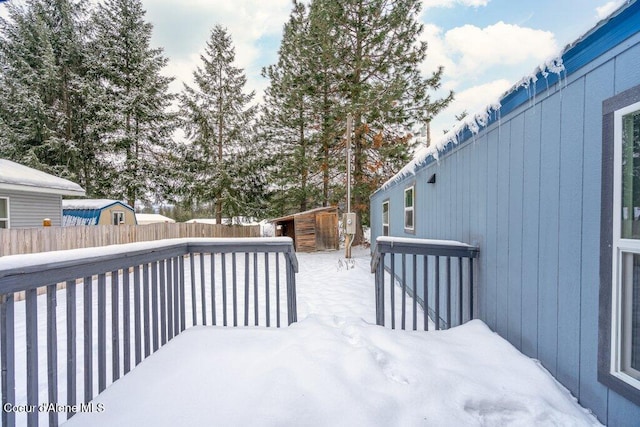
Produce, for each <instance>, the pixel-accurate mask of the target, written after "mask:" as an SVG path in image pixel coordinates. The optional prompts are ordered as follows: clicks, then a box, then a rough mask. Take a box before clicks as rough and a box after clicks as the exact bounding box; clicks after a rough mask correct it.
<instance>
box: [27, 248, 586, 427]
mask: <svg viewBox="0 0 640 427" xmlns="http://www.w3.org/2000/svg"><path fill="white" fill-rule="evenodd" d="M342 255H343V254H342V252H326V253H316V254H298V260H299V264H300V273H299V274H298V275H297V282H298V319H299V322H298V323H297V324H294V325H292V326H291V327H288V328H287V327H285V328H281V329H276V328H263V327H249V328H224V327H219V326H218V327H195V328H191V329H188V330H187V331H186V332H183V333H182V334H180V335H179V336H177V337H176V338H174V339H173V340H172V341H170V342H169V343H168V344H167V345H166V346H164V347H162V348H161V349H160V350H159V352H157V353H155V354H152V355H151V356H150V357H149V358H148V359H146V360H144V361H143V362H142V364H141V365H139V366H138V367H136V368H135V369H134V370H133V371H132V372H131V373H129V374H127V375H126V376H125V377H124V378H122V379H120V380H119V381H117V382H115V383H113V384H111V385H110V386H109V387H108V388H107V390H106V391H105V392H104V393H102V394H101V395H100V396H98V397H96V398H95V400H94V403H95V404H96V405H97V404H98V403H101V404H103V405H104V406H103V408H104V411H103V412H101V413H97V412H94V413H83V414H79V415H76V416H75V417H73V418H72V419H71V421H70V422H69V425H91V426H93V425H132V426H137V425H158V426H163V425H166V426H172V425H225V426H226V425H247V424H248V425H266V426H269V425H311V426H315V425H317V426H325V425H349V426H352V425H367V426H369V425H371V426H375V425H380V426H389V425H402V426H407V425H409V426H411V425H438V426H441V425H444V426H448V425H456V426H457V425H489V426H494V425H531V426H533V425H536V426H538V425H562V426H565V425H593V424H597V421H596V420H595V419H594V418H593V417H592V416H590V415H589V414H588V413H587V412H586V411H585V410H584V409H582V408H580V407H579V406H578V405H577V403H576V402H575V400H574V399H573V398H572V397H571V396H570V395H569V393H568V392H567V391H566V390H565V389H563V388H562V387H561V386H560V385H559V384H558V383H557V382H556V381H555V380H554V379H553V378H552V377H551V376H550V375H549V374H548V373H547V372H546V371H545V370H544V369H543V368H542V367H541V366H540V365H539V364H538V363H537V362H536V361H534V360H531V359H528V358H526V357H524V356H522V355H521V354H520V353H519V352H517V351H516V350H515V349H514V348H513V347H512V346H511V345H509V344H508V343H507V342H505V341H504V340H502V339H501V338H500V337H499V336H498V335H496V334H494V333H492V332H491V331H490V330H489V329H488V328H487V327H486V326H485V325H484V324H483V323H482V322H480V321H474V322H470V323H468V324H466V325H464V326H462V327H459V328H455V329H453V330H450V331H444V332H429V333H425V332H403V331H397V330H396V331H392V330H389V329H384V328H380V327H377V326H375V325H374V323H375V308H374V293H373V276H372V275H371V274H370V273H369V262H370V257H369V251H368V249H361V248H355V249H354V255H355V262H354V264H353V265H352V266H351V268H347V264H346V263H345V260H344V259H343V258H342ZM243 259H244V257H243V256H239V257H238V263H239V271H240V272H242V271H244V261H243ZM195 261H196V262H195V271H194V273H195V274H194V276H195V277H196V278H199V277H200V272H199V268H200V267H199V262H198V261H199V259H196V260H195ZM203 261H204V265H209V262H210V259H209V258H208V255H207V256H206V258H205V259H204V260H203ZM258 261H259V262H258V264H259V265H263V263H264V260H263V258H262V256H260V257H259V258H258ZM219 262H220V259H219V257H217V258H216V263H217V267H216V268H217V271H220V265H219ZM185 263H186V264H189V260H187V261H185ZM282 266H283V264H281V268H282ZM260 268H262V267H260ZM273 269H274V262H273V260H272V261H271V264H270V270H273ZM189 272H190V269H187V278H186V283H187V290H186V295H185V296H186V299H187V303H186V312H187V313H186V319H187V326H189V325H191V323H192V322H191V303H190V301H191V292H190V288H189V283H190V279H189V277H188V274H189ZM280 273H281V277H282V275H283V270H281V272H280ZM227 275H228V276H229V277H231V273H230V272H229V271H227ZM109 280H111V279H110V278H107V281H109ZM271 280H272V282H271V287H270V293H271V301H272V304H274V301H275V289H274V283H273V279H271ZM238 282H239V284H241V283H243V279H242V274H241V273H239V277H238ZM120 283H122V279H120ZM228 283H229V284H230V283H231V279H228ZM386 283H389V280H388V278H387V280H386ZM281 284H282V285H283V286H284V278H282V279H281ZM208 285H209V283H207V286H208ZM216 286H217V288H216V294H217V297H216V298H217V299H216V301H217V304H216V305H217V306H218V309H217V313H218V314H217V316H218V324H221V318H220V316H221V313H222V307H221V300H222V298H221V295H220V292H221V290H220V285H219V282H218V285H216ZM242 288H243V286H239V289H238V300H239V302H240V304H239V307H238V318H239V321H240V323H242V319H243V317H244V314H243V313H244V311H243V307H242V305H243V304H242V303H241V301H242V300H243V294H244V292H243V289H242ZM207 289H208V288H207ZM77 292H78V300H77V303H78V307H77V310H76V312H77V313H78V314H77V322H78V323H77V330H78V343H77V351H78V354H77V361H78V362H77V363H76V367H77V369H76V372H77V375H78V382H77V386H78V390H77V396H78V400H81V396H82V395H83V383H82V378H83V366H82V362H81V361H82V360H83V345H82V342H81V340H82V328H83V325H82V318H83V316H82V286H78V287H77ZM228 292H229V291H228ZM59 293H60V295H59V297H58V307H57V313H58V334H59V335H58V343H59V347H58V351H59V353H58V359H59V363H58V385H59V393H58V402H59V403H60V404H65V401H66V363H65V354H66V353H65V352H66V332H65V331H66V328H65V322H66V315H65V313H66V307H65V298H64V291H59ZM199 293H200V285H199V282H197V289H196V294H199ZM96 294H97V292H94V293H93V306H94V309H93V314H94V329H95V327H96V323H97V319H96V317H95V316H96V311H97V310H96V309H97V302H96V298H97V297H96ZM261 295H264V294H263V293H262V291H261ZM397 295H398V294H397ZM205 296H206V299H207V301H209V300H210V297H211V294H210V291H209V290H207V291H206V295H205ZM121 297H122V295H121ZM130 298H131V299H133V295H130ZM261 298H262V297H261ZM285 298H286V296H285V292H284V289H282V290H281V296H280V302H281V318H282V322H283V324H286V299H285ZM38 300H39V301H38V312H39V313H38V318H39V319H40V320H44V319H45V318H46V304H45V296H44V295H42V296H40V297H39V298H38ZM229 300H230V298H229ZM110 301H111V296H110V287H109V286H108V287H107V302H110ZM230 302H231V301H229V304H230ZM396 303H397V306H398V307H397V308H396V313H399V312H400V310H399V305H400V304H401V299H400V298H396ZM229 304H228V307H227V312H228V315H229V322H230V323H231V318H232V317H231V316H232V312H233V310H232V306H230V305H229ZM261 304H262V303H261ZM406 304H407V308H408V310H407V315H408V318H407V324H408V325H411V323H412V320H413V319H412V318H411V305H412V301H411V299H410V298H407V301H406ZM272 307H273V305H272ZM386 308H387V310H389V309H390V307H389V304H388V303H387V304H386ZM210 309H211V308H210V306H209V307H208V308H207V310H210ZM15 310H16V330H15V333H16V342H17V343H24V336H25V330H24V301H22V302H18V303H16V307H15ZM274 311H275V310H274V309H273V308H272V313H271V322H272V325H273V324H275V313H274ZM196 312H197V313H198V317H200V316H201V314H202V312H201V310H200V308H199V306H198V308H197V310H196ZM110 313H111V310H110V308H109V307H107V317H108V319H107V329H108V330H107V336H111V335H110V334H111V330H110V326H109V325H110V324H111V320H110ZM249 313H250V319H251V320H250V323H253V317H252V313H253V304H252V303H251V304H250V306H249ZM389 315H390V314H389V313H387V319H388V318H389V317H388V316H389ZM210 322H211V318H210V317H209V318H208V321H207V323H209V324H210ZM417 323H418V324H419V325H420V324H422V313H421V312H420V311H419V312H418V319H417ZM260 324H261V325H264V324H265V318H264V310H263V309H262V311H261V313H260ZM121 327H122V324H121ZM39 334H41V335H40V339H39V364H40V375H39V388H40V393H39V394H40V396H39V400H40V402H48V401H49V399H48V397H47V376H46V339H44V338H45V336H44V330H39ZM95 334H96V331H94V337H95ZM121 334H122V332H121ZM110 344H111V343H110V340H107V358H108V360H111V359H110V358H111V345H110ZM17 351H18V353H17V354H16V372H17V378H16V398H17V402H18V403H23V404H24V403H25V402H26V384H25V378H26V368H25V352H24V351H25V348H24V346H20V345H19V346H18V347H17ZM132 354H133V351H132ZM96 357H97V355H96V350H95V347H94V352H93V358H94V365H93V366H94V371H95V369H96V367H97V359H96ZM121 366H122V354H121ZM108 368H110V364H108ZM121 369H122V368H121ZM95 378H97V373H96V372H94V379H95ZM107 378H109V379H110V378H111V372H110V370H109V369H108V372H107ZM109 382H110V381H109ZM94 393H97V384H96V383H94ZM94 408H97V406H94ZM16 418H17V423H18V425H26V414H24V413H21V414H17V417H16ZM59 419H60V422H63V421H64V420H65V419H66V415H65V414H60V417H59ZM40 422H41V424H42V425H46V424H47V414H46V413H40Z"/></svg>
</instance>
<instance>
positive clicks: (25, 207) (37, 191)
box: [0, 159, 85, 228]
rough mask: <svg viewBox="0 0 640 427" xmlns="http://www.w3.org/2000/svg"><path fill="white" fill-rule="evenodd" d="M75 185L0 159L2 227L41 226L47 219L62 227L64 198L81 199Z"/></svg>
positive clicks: (0, 215)
mask: <svg viewBox="0 0 640 427" xmlns="http://www.w3.org/2000/svg"><path fill="white" fill-rule="evenodd" d="M84 195H85V191H84V189H83V188H82V187H80V186H79V185H78V184H76V183H75V182H71V181H69V180H66V179H63V178H58V177H57V176H53V175H50V174H48V173H45V172H42V171H39V170H37V169H33V168H30V167H27V166H24V165H21V164H18V163H15V162H12V161H10V160H6V159H0V228H29V227H41V226H42V224H43V221H44V219H45V218H49V219H50V220H51V225H53V226H60V225H62V196H76V197H81V196H84Z"/></svg>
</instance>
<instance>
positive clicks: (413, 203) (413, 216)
mask: <svg viewBox="0 0 640 427" xmlns="http://www.w3.org/2000/svg"><path fill="white" fill-rule="evenodd" d="M408 191H411V206H407V192H408ZM402 195H403V199H402V204H403V206H404V218H403V221H404V229H405V231H410V232H414V231H415V229H416V186H415V184H414V185H412V186H410V187H407V188H405V189H404V192H403V193H402ZM408 212H411V227H408V226H407V213H408Z"/></svg>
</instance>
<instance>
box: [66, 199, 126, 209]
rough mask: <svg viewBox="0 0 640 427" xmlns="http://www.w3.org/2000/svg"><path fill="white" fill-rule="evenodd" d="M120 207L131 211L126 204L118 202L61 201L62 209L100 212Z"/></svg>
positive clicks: (91, 200)
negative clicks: (111, 207)
mask: <svg viewBox="0 0 640 427" xmlns="http://www.w3.org/2000/svg"><path fill="white" fill-rule="evenodd" d="M116 204H119V205H122V207H124V208H126V209H129V210H133V208H132V207H131V206H129V205H128V204H126V203H124V202H121V201H120V200H111V199H65V200H63V201H62V209H84V210H96V209H97V210H101V209H105V208H108V207H110V206H112V205H116Z"/></svg>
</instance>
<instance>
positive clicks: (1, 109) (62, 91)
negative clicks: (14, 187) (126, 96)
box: [0, 0, 101, 193]
mask: <svg viewBox="0 0 640 427" xmlns="http://www.w3.org/2000/svg"><path fill="white" fill-rule="evenodd" d="M7 7H8V10H9V19H6V20H4V19H3V20H0V69H1V70H2V82H3V90H4V93H3V95H2V98H3V99H2V103H0V129H2V132H1V133H0V154H1V155H3V156H5V157H9V158H11V159H13V160H16V161H18V162H21V163H24V164H27V165H29V166H32V167H35V168H38V169H41V170H44V171H48V172H52V173H54V174H57V175H60V176H63V177H66V178H69V179H72V180H74V181H77V182H78V183H79V184H80V185H82V186H83V187H84V188H85V189H86V190H87V192H88V193H91V192H92V188H93V187H92V185H93V183H94V182H95V179H94V171H95V170H98V169H99V168H97V167H96V163H95V161H96V159H95V155H94V153H95V152H96V146H97V145H99V144H100V138H99V136H98V135H97V134H96V131H95V130H96V128H97V126H96V120H95V111H96V110H98V109H99V108H100V101H101V97H100V93H99V89H97V85H96V82H95V80H93V79H92V77H91V76H90V73H88V69H87V67H86V63H87V62H88V60H87V59H88V57H89V56H90V52H89V51H88V50H87V48H86V43H87V40H88V31H87V27H86V22H87V10H86V6H85V2H83V1H80V2H71V1H68V0H56V1H42V0H29V1H28V2H27V3H26V5H25V6H24V7H20V6H16V5H13V4H9V5H8V6H7Z"/></svg>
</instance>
